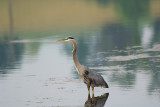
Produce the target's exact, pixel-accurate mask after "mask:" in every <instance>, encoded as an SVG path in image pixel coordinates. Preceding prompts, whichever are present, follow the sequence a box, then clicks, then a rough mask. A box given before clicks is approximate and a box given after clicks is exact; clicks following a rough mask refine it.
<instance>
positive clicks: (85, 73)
mask: <svg viewBox="0 0 160 107" xmlns="http://www.w3.org/2000/svg"><path fill="white" fill-rule="evenodd" d="M56 42H72V44H73V51H72V56H73V61H74V64H75V68H76V70H77V72H78V74H79V76H80V77H81V79H82V80H83V82H84V83H85V84H86V85H87V88H88V93H90V87H91V88H92V94H94V87H104V88H109V87H108V84H107V83H106V82H105V80H104V79H103V77H102V76H101V75H100V74H98V73H97V72H94V71H91V70H90V69H89V68H87V67H85V66H83V65H81V64H80V63H79V61H78V58H77V56H76V50H77V43H76V40H75V39H74V38H73V37H67V38H65V39H61V40H57V41H56Z"/></svg>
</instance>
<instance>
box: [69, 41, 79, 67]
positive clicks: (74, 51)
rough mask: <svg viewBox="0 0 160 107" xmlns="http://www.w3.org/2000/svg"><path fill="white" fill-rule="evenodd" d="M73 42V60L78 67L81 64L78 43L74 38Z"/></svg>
mask: <svg viewBox="0 0 160 107" xmlns="http://www.w3.org/2000/svg"><path fill="white" fill-rule="evenodd" d="M71 42H72V43H73V51H72V57H73V61H74V64H75V66H76V68H77V69H78V68H79V67H80V66H81V64H80V63H79V60H78V58H77V55H76V50H77V43H76V41H75V40H72V41H71Z"/></svg>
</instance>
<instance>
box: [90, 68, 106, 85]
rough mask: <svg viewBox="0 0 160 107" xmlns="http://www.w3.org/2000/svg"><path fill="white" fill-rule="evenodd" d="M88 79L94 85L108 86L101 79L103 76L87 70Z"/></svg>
mask: <svg viewBox="0 0 160 107" xmlns="http://www.w3.org/2000/svg"><path fill="white" fill-rule="evenodd" d="M88 79H90V80H91V82H92V83H93V84H94V85H95V86H102V87H105V88H108V85H107V83H106V82H105V80H104V79H103V77H102V76H101V75H100V74H98V73H97V72H94V71H91V70H89V73H88Z"/></svg>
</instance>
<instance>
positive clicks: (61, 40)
mask: <svg viewBox="0 0 160 107" xmlns="http://www.w3.org/2000/svg"><path fill="white" fill-rule="evenodd" d="M65 41H67V39H60V40H56V42H65Z"/></svg>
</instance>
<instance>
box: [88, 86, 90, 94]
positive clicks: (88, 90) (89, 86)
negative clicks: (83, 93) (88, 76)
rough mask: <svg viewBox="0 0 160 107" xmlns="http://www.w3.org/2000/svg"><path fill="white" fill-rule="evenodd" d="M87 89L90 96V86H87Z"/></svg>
mask: <svg viewBox="0 0 160 107" xmlns="http://www.w3.org/2000/svg"><path fill="white" fill-rule="evenodd" d="M87 88H88V94H90V85H89V84H87Z"/></svg>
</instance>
